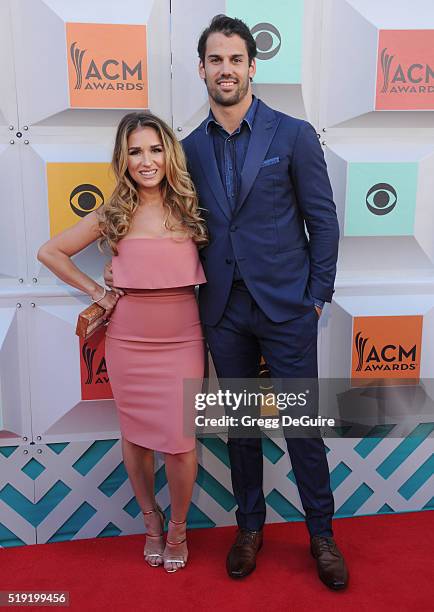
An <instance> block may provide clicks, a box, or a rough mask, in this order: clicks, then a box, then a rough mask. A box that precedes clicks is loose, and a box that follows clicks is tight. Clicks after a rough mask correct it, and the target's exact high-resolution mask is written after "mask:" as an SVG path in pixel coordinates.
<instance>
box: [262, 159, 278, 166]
mask: <svg viewBox="0 0 434 612" xmlns="http://www.w3.org/2000/svg"><path fill="white" fill-rule="evenodd" d="M279 162H280V157H271V158H270V159H265V160H264V161H263V162H262V164H261V168H265V167H266V166H272V165H273V164H278V163H279Z"/></svg>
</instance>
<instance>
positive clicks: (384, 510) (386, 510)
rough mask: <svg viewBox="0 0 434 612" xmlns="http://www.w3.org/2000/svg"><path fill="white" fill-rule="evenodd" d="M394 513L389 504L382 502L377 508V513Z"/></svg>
mask: <svg viewBox="0 0 434 612" xmlns="http://www.w3.org/2000/svg"><path fill="white" fill-rule="evenodd" d="M392 512H393V513H394V512H395V510H394V509H393V508H391V507H390V506H389V504H383V505H382V506H381V508H380V509H379V510H378V514H389V513H392Z"/></svg>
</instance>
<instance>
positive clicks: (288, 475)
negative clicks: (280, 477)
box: [286, 470, 297, 485]
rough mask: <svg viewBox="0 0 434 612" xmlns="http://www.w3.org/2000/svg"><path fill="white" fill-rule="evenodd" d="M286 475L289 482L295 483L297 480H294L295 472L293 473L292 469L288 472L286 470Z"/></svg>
mask: <svg viewBox="0 0 434 612" xmlns="http://www.w3.org/2000/svg"><path fill="white" fill-rule="evenodd" d="M286 477H287V478H289V480H290V481H291V482H293V483H294V484H295V485H296V484H297V481H296V480H295V474H294V471H293V470H291V471H290V472H288V473H287V475H286Z"/></svg>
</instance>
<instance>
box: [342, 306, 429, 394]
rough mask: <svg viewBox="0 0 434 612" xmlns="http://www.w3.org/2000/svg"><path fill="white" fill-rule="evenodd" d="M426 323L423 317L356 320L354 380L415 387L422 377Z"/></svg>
mask: <svg viewBox="0 0 434 612" xmlns="http://www.w3.org/2000/svg"><path fill="white" fill-rule="evenodd" d="M422 321H423V317H422V316H421V315H414V316H413V315H412V316H392V317H355V318H354V325H353V350H352V369H351V376H352V379H353V380H354V379H358V380H357V382H358V383H359V382H360V383H362V382H363V380H364V379H365V380H366V379H367V380H369V379H395V381H399V382H401V381H402V382H403V383H405V381H407V382H410V381H411V383H413V384H414V383H415V382H416V381H417V380H418V379H419V376H420V352H421V343H422ZM360 379H361V380H360Z"/></svg>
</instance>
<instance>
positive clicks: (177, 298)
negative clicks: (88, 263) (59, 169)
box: [38, 113, 207, 572]
mask: <svg viewBox="0 0 434 612" xmlns="http://www.w3.org/2000/svg"><path fill="white" fill-rule="evenodd" d="M112 168H113V171H114V174H115V178H116V187H115V189H114V191H113V194H112V196H111V197H110V199H109V201H108V202H107V203H106V204H104V205H103V206H102V207H101V208H100V209H99V210H98V211H95V212H92V213H91V214H89V215H87V216H86V217H85V218H83V219H82V220H80V221H79V222H78V223H77V224H76V225H75V226H74V227H72V228H70V229H68V230H66V231H65V232H63V233H62V234H60V235H58V236H55V237H54V238H52V239H51V240H49V241H48V242H47V243H46V244H44V245H43V246H42V247H41V248H40V250H39V252H38V259H39V260H40V261H41V262H42V263H43V264H45V265H46V266H47V267H48V268H49V269H50V270H51V271H52V272H54V274H56V275H57V276H58V277H59V278H60V279H62V280H63V281H65V282H66V283H68V284H70V285H72V286H73V287H76V288H78V289H80V290H81V291H84V292H85V293H87V294H88V295H89V297H90V298H91V299H92V301H93V302H98V303H99V304H100V305H101V306H103V307H104V308H105V309H106V314H107V318H110V322H109V325H108V328H107V333H106V346H105V350H106V361H107V368H108V373H109V376H110V382H111V386H112V389H113V395H114V398H115V401H116V405H117V409H118V414H119V420H120V429H121V434H122V453H123V459H124V464H125V467H126V470H127V472H128V476H129V478H130V481H131V484H132V487H133V490H134V493H135V496H136V499H137V501H138V503H139V505H140V508H141V510H142V512H143V516H144V522H145V527H146V533H147V537H146V542H145V549H144V556H145V559H146V561H147V562H148V563H149V565H151V566H153V567H156V566H159V565H161V564H163V565H164V568H165V569H166V571H168V572H175V571H177V570H178V569H180V568H181V567H184V566H185V563H186V561H187V555H188V550H187V544H186V517H187V512H188V508H189V505H190V501H191V496H192V491H193V485H194V482H195V479H196V472H197V460H196V450H195V439H194V436H193V434H192V429H190V431H186V429H185V425H187V426H191V424H192V419H193V414H192V413H193V406H192V403H191V405H188V406H186V407H185V408H186V409H185V414H184V410H183V379H187V378H189V379H196V380H197V381H200V380H201V378H202V376H203V371H204V344H203V335H202V330H201V326H200V321H199V314H198V308H197V303H196V299H195V294H194V286H195V285H197V284H201V283H204V282H206V280H205V276H204V273H203V269H202V266H201V264H200V261H199V258H198V252H197V247H198V246H200V245H203V244H206V243H207V236H206V229H205V225H204V222H203V221H202V219H201V218H200V216H199V213H198V202H197V196H196V193H195V190H194V186H193V184H192V182H191V179H190V176H189V174H188V172H187V169H186V161H185V157H184V153H183V151H182V148H181V145H180V144H179V143H178V141H177V139H176V137H175V135H174V133H173V132H172V130H171V129H170V128H169V127H168V126H167V125H166V124H165V123H164V122H163V121H162V120H161V119H159V118H158V117H156V116H154V115H152V114H149V113H130V114H128V115H126V116H125V117H124V118H123V119H122V121H121V122H120V124H119V127H118V130H117V134H116V142H115V148H114V153H113V160H112ZM98 239H99V242H100V243H102V242H105V243H107V245H108V246H109V247H110V250H111V252H112V254H113V260H112V265H113V280H114V284H115V286H116V287H120V288H121V289H118V290H113V291H107V290H106V289H105V288H103V287H101V286H100V285H98V283H96V282H95V281H94V280H92V279H91V278H89V277H88V276H87V275H86V274H85V273H84V272H82V271H81V270H79V269H78V268H77V267H76V266H75V264H74V263H73V262H72V261H71V256H73V255H75V254H76V253H78V252H79V251H81V250H82V249H84V248H85V247H86V246H88V245H89V244H90V243H91V242H93V241H95V240H98ZM184 421H185V422H184ZM155 450H158V451H161V452H163V453H164V455H165V464H166V474H167V479H168V484H169V492H170V497H171V519H170V521H169V524H168V535H167V541H166V543H164V538H163V527H164V519H165V517H164V514H163V512H162V510H161V508H160V507H159V506H158V505H157V504H156V501H155V496H154V451H155Z"/></svg>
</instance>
